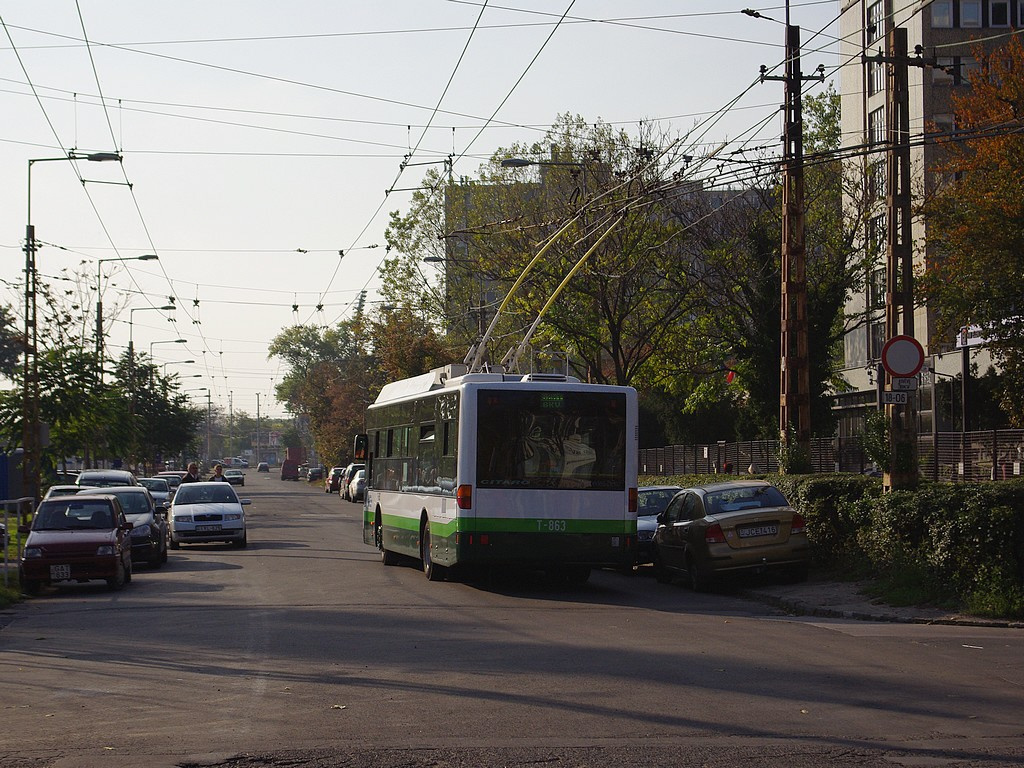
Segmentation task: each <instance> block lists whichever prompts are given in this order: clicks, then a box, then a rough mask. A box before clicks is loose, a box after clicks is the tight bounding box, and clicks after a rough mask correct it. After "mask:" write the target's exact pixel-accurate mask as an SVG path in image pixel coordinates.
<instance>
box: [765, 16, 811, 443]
mask: <svg viewBox="0 0 1024 768" xmlns="http://www.w3.org/2000/svg"><path fill="white" fill-rule="evenodd" d="M787 21H788V16H787ZM764 72H765V67H763V66H762V67H761V81H762V82H763V81H765V80H782V81H783V82H784V83H785V86H786V101H785V104H784V106H783V109H784V113H785V127H784V133H783V135H782V141H783V163H782V169H783V175H782V281H781V282H782V297H781V298H782V300H781V308H782V323H781V331H782V338H781V349H780V362H779V369H780V370H779V374H780V376H779V385H780V386H779V439H780V440H781V442H782V444H783V445H784V446H786V447H793V446H790V427H792V428H793V429H794V430H795V436H794V437H795V440H796V444H797V446H798V447H799V449H800V455H802V456H804V457H806V458H807V459H809V458H810V455H811V383H810V369H809V356H808V344H807V333H808V327H807V250H806V242H805V239H804V169H803V158H804V137H803V108H802V103H801V95H800V92H801V89H802V87H803V81H804V80H819V81H821V80H824V78H825V75H824V72H823V71H821V68H819V71H818V73H817V74H815V75H810V76H807V77H804V75H803V72H802V71H801V69H800V27H797V26H793V25H790V24H788V23H787V25H786V74H785V75H784V76H782V77H777V76H769V75H766V74H764Z"/></svg>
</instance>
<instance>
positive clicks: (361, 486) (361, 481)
mask: <svg viewBox="0 0 1024 768" xmlns="http://www.w3.org/2000/svg"><path fill="white" fill-rule="evenodd" d="M348 498H349V500H350V501H362V500H363V499H364V498H366V470H365V469H359V470H356V473H355V474H354V475H353V476H352V482H351V483H349V484H348Z"/></svg>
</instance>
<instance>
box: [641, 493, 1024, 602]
mask: <svg viewBox="0 0 1024 768" xmlns="http://www.w3.org/2000/svg"><path fill="white" fill-rule="evenodd" d="M763 477H764V479H767V480H768V481H770V482H771V483H773V484H774V485H776V486H778V488H779V489H780V490H782V492H783V493H784V494H785V495H786V496H787V498H789V500H790V502H791V503H792V504H793V506H794V507H795V508H796V509H797V510H798V511H799V512H800V513H801V514H802V515H803V516H804V518H805V519H806V520H807V526H808V536H809V538H810V541H811V545H812V552H813V558H814V562H815V564H816V565H817V566H820V567H827V568H843V569H847V570H853V571H854V572H856V573H857V574H858V575H861V576H865V577H869V578H874V579H890V580H894V579H898V578H900V577H901V576H906V574H908V573H917V574H921V575H922V577H923V578H925V579H927V581H928V582H930V592H931V594H933V595H938V594H945V595H949V596H952V597H953V598H954V600H955V601H956V602H957V603H958V604H959V605H960V607H962V608H963V609H965V610H968V611H970V612H972V613H978V614H982V615H989V616H1001V617H1008V618H1024V480H1007V481H999V482H989V483H973V484H966V483H961V484H955V485H949V484H941V485H940V484H933V483H924V484H922V485H921V486H920V487H919V488H918V489H917V490H915V491H896V492H893V493H883V492H882V485H881V481H880V480H878V479H877V478H870V477H864V476H861V475H850V474H832V475H770V476H763ZM727 479H741V478H735V477H732V478H730V477H725V476H722V475H718V476H707V475H702V476H683V477H676V476H673V477H655V476H644V477H642V478H641V480H640V484H641V485H648V484H650V485H654V484H659V485H666V484H678V485H682V486H684V487H686V486H688V485H700V484H702V483H709V482H718V481H722V480H727Z"/></svg>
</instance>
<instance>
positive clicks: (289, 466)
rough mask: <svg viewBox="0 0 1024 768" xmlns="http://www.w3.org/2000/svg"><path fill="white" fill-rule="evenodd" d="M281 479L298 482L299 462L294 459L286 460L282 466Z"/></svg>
mask: <svg viewBox="0 0 1024 768" xmlns="http://www.w3.org/2000/svg"><path fill="white" fill-rule="evenodd" d="M281 479H282V480H298V479H299V462H297V461H295V460H294V459H285V460H284V463H282V464H281Z"/></svg>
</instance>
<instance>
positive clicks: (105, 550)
mask: <svg viewBox="0 0 1024 768" xmlns="http://www.w3.org/2000/svg"><path fill="white" fill-rule="evenodd" d="M96 554H97V555H112V554H114V546H113V545H112V544H104V545H103V546H100V547H97V548H96Z"/></svg>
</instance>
